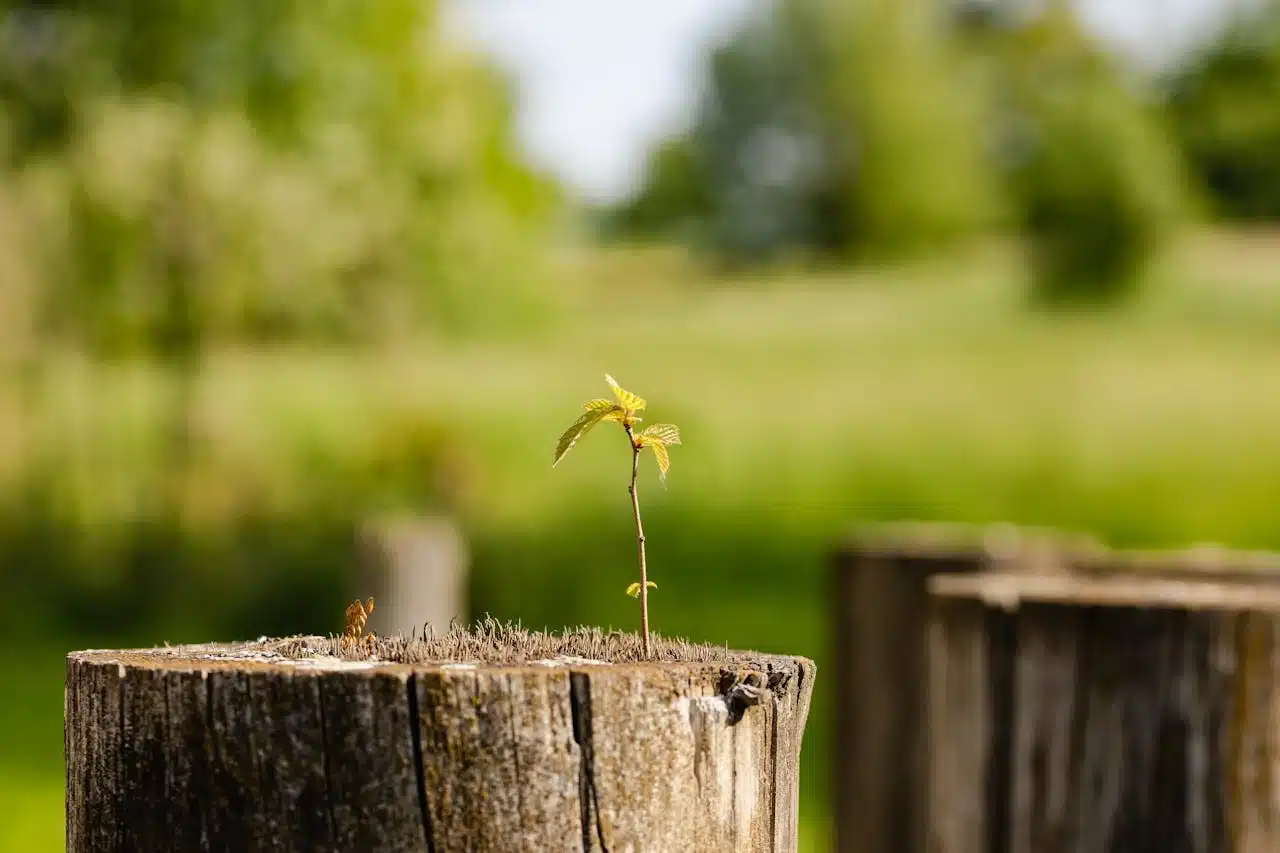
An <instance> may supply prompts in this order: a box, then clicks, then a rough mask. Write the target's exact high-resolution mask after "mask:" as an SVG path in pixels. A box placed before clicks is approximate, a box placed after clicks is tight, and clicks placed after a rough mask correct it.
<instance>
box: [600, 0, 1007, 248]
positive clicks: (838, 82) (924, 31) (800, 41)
mask: <svg viewBox="0 0 1280 853" xmlns="http://www.w3.org/2000/svg"><path fill="white" fill-rule="evenodd" d="M938 12H939V4H938V2H937V0H907V2H881V0H866V2H860V3H856V4H845V3H838V2H828V0H788V2H784V3H779V4H777V5H776V6H774V7H772V8H771V9H769V10H768V11H766V12H765V13H764V14H762V15H760V16H757V17H754V18H752V19H750V20H749V21H748V22H747V23H746V24H745V25H744V26H743V27H742V28H741V29H740V30H739V31H738V32H737V33H736V34H735V35H734V36H733V37H732V38H731V39H730V41H729V42H728V43H727V44H725V45H724V46H722V47H721V48H720V49H718V50H717V51H715V53H714V54H713V56H712V58H711V61H710V63H709V67H708V84H707V93H706V96H705V97H704V99H703V102H702V104H701V106H700V108H699V110H698V111H697V114H696V117H695V121H694V124H693V127H692V128H691V129H690V130H689V131H688V133H687V134H686V135H684V136H683V137H681V138H679V139H677V140H674V141H672V142H669V143H667V144H665V145H664V146H662V147H661V148H659V149H658V150H657V152H656V153H655V155H654V156H653V157H652V158H651V160H650V163H649V168H648V172H647V176H646V179H645V181H644V182H643V184H642V186H641V189H640V190H639V192H638V193H637V195H636V196H634V197H633V198H632V199H630V200H629V201H627V202H625V203H624V204H623V205H621V206H620V207H619V208H618V209H617V210H616V211H615V212H614V215H613V217H612V218H611V221H610V224H611V225H612V226H613V227H614V228H615V229H616V230H621V231H624V232H625V231H628V230H631V231H637V232H641V233H648V234H657V233H665V234H669V235H670V234H675V235H678V236H681V237H684V238H689V239H692V240H693V241H694V242H697V243H699V244H701V245H704V246H706V247H709V248H711V249H714V250H716V251H717V252H719V253H720V254H722V255H726V256H729V257H732V258H736V259H744V260H752V259H758V258H761V257H764V256H767V255H769V254H772V253H775V252H778V251H781V250H787V249H796V248H800V249H805V250H817V251H821V252H832V251H836V252H849V253H851V252H861V253H872V254H880V253H903V252H908V251H912V250H915V249H919V248H922V247H924V246H926V245H931V244H936V243H939V242H945V241H948V240H951V239H954V238H956V237H960V236H963V235H965V234H969V233H972V232H973V231H974V230H975V229H977V228H980V227H982V226H983V225H985V224H988V223H989V222H990V221H991V218H992V216H993V215H994V213H995V212H996V211H997V210H998V204H997V202H996V198H997V193H996V192H995V189H994V186H993V182H992V180H991V178H992V176H991V174H990V171H989V170H988V168H987V166H986V164H985V163H984V162H983V159H982V156H981V138H982V134H981V131H980V125H979V123H978V120H979V115H978V113H977V111H976V110H975V109H973V107H974V106H975V104H973V103H971V102H970V101H968V100H967V93H966V91H965V89H964V87H963V86H962V85H961V82H960V81H959V80H958V79H957V78H956V68H955V67H953V65H952V63H953V60H954V59H955V58H956V57H954V56H953V55H951V54H950V53H949V51H948V47H947V44H948V42H947V37H946V30H945V20H944V18H943V17H942V16H940V15H939V14H938ZM939 139H946V140H947V141H948V142H947V144H946V145H939V144H938V140H939Z"/></svg>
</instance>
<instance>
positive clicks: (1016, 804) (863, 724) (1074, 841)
mask: <svg viewBox="0 0 1280 853" xmlns="http://www.w3.org/2000/svg"><path fill="white" fill-rule="evenodd" d="M833 581H834V585H835V589H834V596H833V599H832V600H833V601H834V608H835V610H834V613H833V614H832V619H833V636H834V643H835V647H834V649H833V663H834V667H833V669H834V672H833V674H832V677H831V680H830V681H829V682H828V683H829V684H832V685H833V688H832V689H834V690H835V692H836V695H835V696H834V705H835V711H834V720H835V749H836V756H835V761H834V767H835V779H834V792H835V793H834V796H835V802H834V811H835V824H836V840H837V850H838V851H839V852H840V853H873V851H874V853H925V851H928V853H1057V851H1063V853H1066V851H1071V853H1120V851H1126V853H1128V851H1133V853H1145V851H1151V853H1182V851H1185V853H1200V851H1204V853H1209V851H1229V852H1230V853H1255V851H1256V853H1265V851H1277V850H1280V556H1278V555H1272V554H1257V553H1241V552H1229V551H1225V550H1222V549H1213V548H1197V549H1190V550H1185V551H1178V552H1166V553H1138V552H1121V551H1112V550H1110V549H1108V548H1105V547H1103V546H1102V545H1101V544H1099V543H1097V542H1094V541H1092V540H1089V539H1086V538H1077V537H1068V536H1064V535H1062V534H1055V533H1052V532H1048V531H1034V530H1016V529H1014V528H1010V527H1005V526H1002V527H993V528H987V529H975V528H963V527H954V526H944V525H892V526H882V527H876V528H867V529H864V530H862V531H860V532H859V533H858V534H857V535H855V536H854V537H853V538H852V539H851V540H850V541H848V542H846V543H843V544H842V545H841V546H840V547H839V548H838V549H837V551H836V554H835V558H834V561H833Z"/></svg>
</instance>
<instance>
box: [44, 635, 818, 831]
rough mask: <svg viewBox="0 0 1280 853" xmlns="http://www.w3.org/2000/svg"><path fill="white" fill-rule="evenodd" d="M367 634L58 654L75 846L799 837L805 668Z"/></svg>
mask: <svg viewBox="0 0 1280 853" xmlns="http://www.w3.org/2000/svg"><path fill="white" fill-rule="evenodd" d="M433 642H434V643H435V645H432V643H433ZM368 645H369V646H372V648H366V645H365V644H361V645H358V646H357V645H352V644H350V643H349V642H343V643H339V641H337V640H333V639H325V638H293V639H290V640H283V641H260V642H257V643H251V644H238V645H227V646H221V645H210V646H191V647H184V648H164V649H147V650H138V651H86V652H77V653H74V654H72V655H70V656H69V658H68V666H67V691H66V692H67V704H66V748H67V849H68V851H70V853H88V851H119V853H126V851H128V853H133V851H161V850H163V851H166V853H188V851H197V850H199V851H203V850H236V851H266V850H271V851H275V850H280V851H295V850H317V851H336V853H355V851H361V853H385V851H430V853H455V851H457V853H461V851H470V853H496V851H530V853H534V851H536V853H544V851H557V850H558V851H574V852H575V853H583V851H588V852H589V851H601V853H604V851H614V853H621V851H627V850H634V851H655V853H656V851H699V853H717V851H723V853H729V851H736V853H744V851H745V853H766V851H768V853H794V851H795V850H796V844H797V808H798V800H797V797H798V778H799V777H798V765H799V753H800V743H801V736H802V733H803V730H804V724H805V719H806V717H807V714H808V708H809V698H810V695H811V693H812V685H813V677H814V667H813V664H812V662H810V661H807V660H805V659H802V658H794V657H781V656H772V655H760V654H756V653H749V652H730V651H728V650H726V649H723V648H710V647H705V646H688V645H685V644H680V643H676V642H669V641H661V642H658V643H656V644H655V651H654V659H652V660H650V661H639V660H638V658H639V657H640V655H639V652H638V650H639V644H638V641H637V640H636V638H635V637H633V636H631V635H625V636H623V638H622V639H618V637H617V635H605V634H601V633H599V632H591V631H582V632H578V633H576V634H574V635H572V636H570V637H569V638H568V639H562V638H554V637H551V638H549V637H547V635H532V634H527V633H523V632H519V631H517V630H511V629H506V630H505V631H504V630H499V631H496V632H494V631H492V630H491V631H489V632H488V633H479V634H465V633H464V632H450V633H449V635H448V636H446V637H445V638H444V639H443V640H439V639H436V640H427V641H423V640H412V641H410V640H405V639H403V638H394V639H387V640H377V641H373V643H370V644H368ZM415 649H416V650H417V651H415ZM424 649H425V651H423V650H424ZM441 649H444V652H442V651H441ZM441 655H443V657H441ZM542 655H546V657H542ZM444 660H448V661H452V662H451V663H445V662H442V661H444Z"/></svg>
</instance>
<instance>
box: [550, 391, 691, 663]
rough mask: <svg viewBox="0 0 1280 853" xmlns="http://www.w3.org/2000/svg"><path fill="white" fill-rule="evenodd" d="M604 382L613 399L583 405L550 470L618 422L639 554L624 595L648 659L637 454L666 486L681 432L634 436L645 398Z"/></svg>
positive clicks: (665, 428)
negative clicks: (599, 428) (594, 432)
mask: <svg viewBox="0 0 1280 853" xmlns="http://www.w3.org/2000/svg"><path fill="white" fill-rule="evenodd" d="M604 379H605V382H607V383H609V388H610V389H612V390H613V396H614V399H613V400H607V399H596V400H588V401H587V402H586V404H585V405H584V406H583V408H584V409H586V414H584V415H582V416H581V417H580V418H578V420H576V421H574V422H573V424H572V425H571V426H570V427H569V428H568V429H567V430H565V431H564V434H563V435H561V436H560V440H559V441H558V442H556V451H555V458H554V459H553V461H552V463H551V467H552V468H554V467H555V466H556V465H558V464H560V460H561V459H563V458H564V455H565V454H566V453H568V452H569V451H570V450H572V449H573V446H574V445H575V444H577V443H578V439H580V438H582V436H584V435H586V434H587V432H588V431H589V430H590V429H591V428H592V427H594V426H595V425H596V424H598V423H600V422H602V421H617V422H618V423H620V424H622V428H623V430H624V431H625V432H626V434H627V443H628V444H629V445H631V485H630V487H628V489H627V491H628V492H629V493H630V495H631V509H632V511H633V513H634V515H635V522H636V539H637V542H638V544H639V553H640V580H639V581H636V582H635V583H633V584H631V585H630V586H628V587H627V595H630V596H631V597H632V598H639V599H640V632H641V636H642V637H643V639H644V652H645V654H646V655H647V654H649V589H650V588H654V589H656V588H657V586H658V585H657V584H655V583H653V582H652V581H650V580H649V578H648V574H647V572H648V569H647V566H646V563H645V550H644V543H645V539H644V525H643V524H642V523H641V521H640V499H639V496H638V495H637V492H636V476H637V473H638V471H639V466H640V453H641V451H643V450H644V449H645V448H646V447H647V448H649V449H650V450H652V451H653V456H654V458H655V459H656V460H657V461H658V473H659V475H660V476H661V477H662V480H663V482H666V479H667V470H668V469H669V468H670V467H671V456H670V454H669V452H668V450H667V448H668V447H670V446H671V445H674V444H679V443H680V428H679V427H677V426H676V425H675V424H654V425H652V426H649V427H646V428H645V429H644V430H642V431H641V432H640V433H639V434H638V435H637V434H636V433H635V429H634V428H635V425H636V423H637V422H639V421H640V420H641V418H640V417H639V412H641V411H643V410H644V408H645V406H646V405H647V404H646V403H645V401H644V398H642V397H640V396H638V395H636V394H632V393H631V392H630V391H628V390H626V389H625V388H623V387H622V386H620V385H619V384H618V383H617V381H615V380H614V378H613V377H612V376H610V375H608V374H605V377H604Z"/></svg>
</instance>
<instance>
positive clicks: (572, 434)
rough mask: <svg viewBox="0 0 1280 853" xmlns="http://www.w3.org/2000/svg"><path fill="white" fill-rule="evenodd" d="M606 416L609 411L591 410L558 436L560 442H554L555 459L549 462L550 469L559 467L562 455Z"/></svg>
mask: <svg viewBox="0 0 1280 853" xmlns="http://www.w3.org/2000/svg"><path fill="white" fill-rule="evenodd" d="M608 415H609V411H608V410H606V409H591V410H590V411H588V412H587V413H586V414H584V415H583V416H582V417H580V418H578V419H577V420H576V421H574V422H573V425H572V426H570V427H569V428H568V429H567V430H565V431H564V435H562V436H560V440H559V441H558V442H556V455H555V459H554V460H553V461H552V462H551V467H552V468H554V467H556V466H557V465H559V464H560V460H561V459H563V458H564V455H565V454H566V453H568V452H569V451H570V450H572V449H573V446H574V445H575V444H577V443H578V439H580V438H582V437H583V436H584V435H586V434H587V432H588V431H589V430H590V429H591V428H592V427H593V426H595V425H596V424H598V423H600V421H602V420H604V419H605V417H606V416H608Z"/></svg>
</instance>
